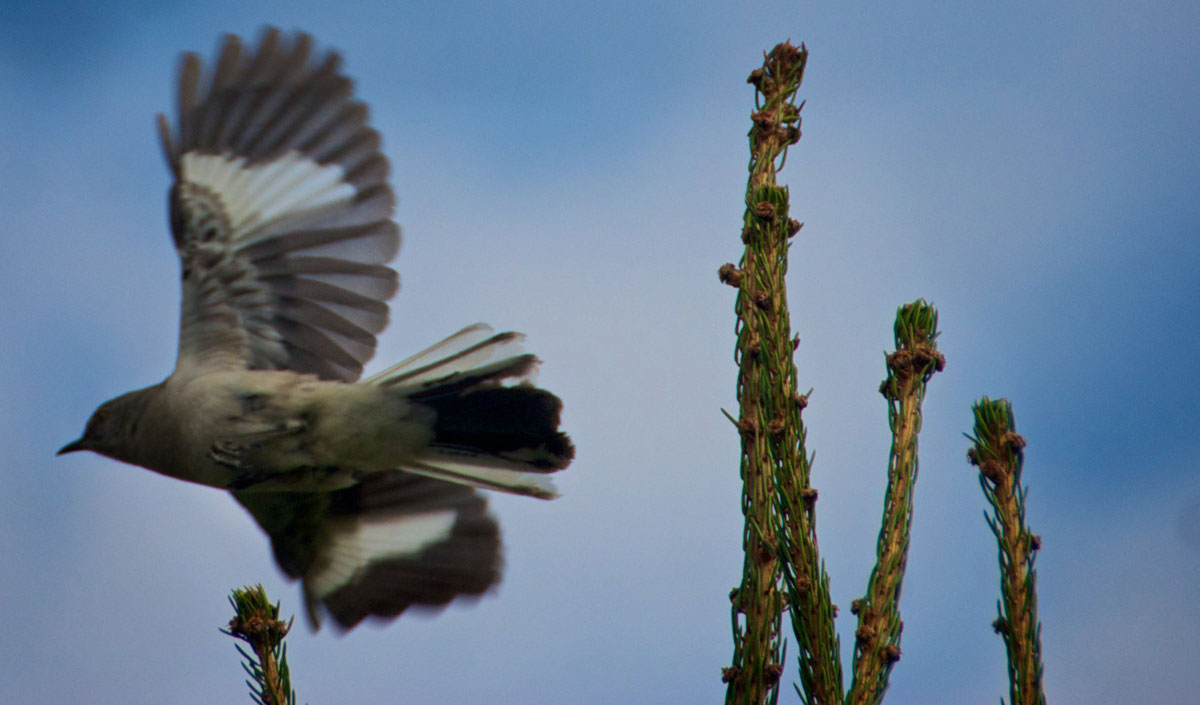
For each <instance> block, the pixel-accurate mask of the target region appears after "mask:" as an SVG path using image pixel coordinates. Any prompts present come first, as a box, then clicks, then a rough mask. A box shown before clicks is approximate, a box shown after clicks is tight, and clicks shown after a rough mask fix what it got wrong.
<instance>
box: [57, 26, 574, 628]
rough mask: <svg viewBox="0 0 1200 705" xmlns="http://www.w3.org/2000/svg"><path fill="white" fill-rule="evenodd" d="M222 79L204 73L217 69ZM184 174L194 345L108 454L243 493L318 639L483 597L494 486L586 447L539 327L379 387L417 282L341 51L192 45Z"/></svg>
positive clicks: (183, 88)
mask: <svg viewBox="0 0 1200 705" xmlns="http://www.w3.org/2000/svg"><path fill="white" fill-rule="evenodd" d="M206 73H207V75H205V74H206ZM178 90H179V101H178V113H179V115H178V117H179V122H178V126H177V127H178V129H177V130H176V131H173V130H172V129H171V127H170V125H169V124H168V121H167V119H166V118H165V117H164V116H162V115H159V116H158V128H159V136H160V138H161V141H162V147H163V152H164V153H165V155H166V159H167V163H168V165H169V167H170V169H171V173H172V175H173V176H174V179H175V182H174V184H173V186H172V187H171V191H170V213H171V233H172V236H173V238H174V241H175V247H176V250H177V251H178V253H179V261H180V263H181V265H182V275H183V302H182V305H181V317H180V318H181V320H180V332H179V355H178V359H177V361H176V365H175V371H174V372H172V373H171V376H169V377H167V379H165V380H163V381H162V382H160V383H158V384H156V385H153V386H151V387H147V388H145V389H139V390H137V391H133V392H129V393H128V394H124V395H122V396H119V397H117V398H115V399H112V400H109V401H107V402H105V403H104V404H102V405H101V406H100V408H99V409H97V410H96V412H95V413H94V414H93V415H92V417H91V419H90V420H89V421H88V423H87V427H86V429H85V430H84V433H83V437H82V438H80V439H79V440H77V441H74V442H72V443H68V444H67V445H66V446H64V447H63V448H62V449H61V450H60V451H59V454H62V453H70V452H73V451H78V450H90V451H94V452H96V453H99V454H101V455H104V456H107V457H109V458H113V459H115V460H120V461H123V462H126V463H132V464H135V465H140V466H142V467H145V468H148V469H150V470H153V471H155V472H159V473H162V474H164V475H168V476H170V477H174V478H178V479H181V480H187V481H189V482H196V483H200V484H203V485H209V486H211V487H217V488H220V489H225V490H229V491H230V492H231V493H232V494H233V496H234V498H235V499H236V500H237V501H238V502H240V503H241V504H242V505H243V506H244V507H245V508H246V509H247V510H249V512H250V514H251V515H252V516H253V517H254V518H255V520H257V522H258V524H259V525H260V526H261V527H262V528H263V530H264V531H266V533H267V535H268V536H270V538H271V544H272V547H273V549H274V553H275V558H276V560H277V561H278V563H279V566H280V567H281V568H282V569H283V571H284V573H286V574H287V575H288V576H289V577H290V578H292V579H299V580H300V581H301V585H302V589H303V593H304V598H305V604H306V607H307V612H308V615H309V618H310V620H311V624H312V625H313V628H314V629H316V628H319V626H320V620H321V616H322V613H323V612H327V613H328V614H329V615H330V616H331V617H332V618H333V620H334V621H335V622H336V623H337V625H338V626H340V627H341V628H342V629H344V630H349V629H351V628H353V627H354V626H355V625H357V624H358V623H359V622H361V621H362V620H363V619H365V618H367V617H376V618H385V619H386V618H394V617H396V616H398V615H399V614H400V613H402V612H403V611H404V610H405V609H407V608H409V607H410V606H418V607H426V608H437V607H440V606H443V605H445V604H447V603H448V602H450V601H451V600H452V599H454V598H455V597H456V596H459V595H467V596H472V595H480V594H482V593H483V592H484V591H486V590H487V589H488V588H489V587H491V586H492V585H494V584H495V583H496V582H497V581H498V580H499V576H500V568H501V557H500V540H499V528H498V526H497V524H496V521H495V519H494V518H493V517H492V516H491V515H490V514H489V513H488V511H487V506H486V500H485V499H484V497H483V496H482V495H481V494H480V493H478V492H477V491H476V490H475V489H474V488H487V489H492V490H500V491H504V492H511V493H516V494H523V495H529V496H533V497H540V498H551V497H554V496H555V491H554V486H553V484H552V483H551V481H550V478H549V477H548V475H549V473H553V472H556V471H558V470H561V469H563V468H565V467H567V465H569V464H570V462H571V459H572V457H573V455H574V449H573V447H572V445H571V441H570V440H569V439H568V437H567V436H566V435H565V434H564V433H562V432H560V431H559V414H560V409H561V406H562V404H561V402H560V401H559V399H558V398H557V397H556V396H554V395H553V394H551V393H550V392H548V391H546V390H544V389H539V388H537V387H535V386H534V385H533V383H532V380H531V377H532V375H533V373H534V372H535V369H536V367H537V365H538V360H537V359H536V358H535V357H534V356H532V355H529V354H527V353H524V352H522V350H521V349H520V344H521V341H522V336H520V335H519V334H516V333H500V334H495V335H493V334H492V331H491V329H489V328H488V327H487V326H485V325H482V324H476V325H473V326H470V327H468V328H464V329H463V330H461V331H459V332H458V333H456V334H454V335H453V336H451V337H450V338H448V339H446V340H444V341H442V342H440V343H438V344H437V345H434V346H432V347H430V348H429V349H427V350H425V351H424V352H421V353H418V354H417V355H414V356H413V357H411V358H409V359H408V360H405V361H404V362H401V363H399V364H398V365H395V366H393V367H391V368H389V369H387V370H384V371H383V372H380V373H379V374H377V375H375V376H373V377H370V378H367V379H365V380H362V381H358V378H359V376H360V375H361V373H362V369H363V364H364V363H365V362H366V361H367V360H368V359H370V357H371V356H372V355H373V354H374V352H375V346H376V338H375V336H376V335H377V334H378V333H379V332H380V331H381V330H383V328H384V327H385V326H386V325H387V322H388V306H387V303H386V301H387V300H388V299H390V298H391V297H392V295H393V294H395V292H396V289H397V286H398V284H397V277H396V273H395V272H394V271H393V270H392V269H391V268H390V267H388V266H387V263H388V262H389V261H390V260H391V259H392V258H393V257H394V256H395V254H396V251H397V249H398V248H399V245H400V231H399V228H398V227H397V226H396V224H395V223H394V222H392V220H391V217H392V209H393V205H394V201H395V198H394V196H393V194H392V189H391V187H390V186H389V185H388V182H387V175H388V162H387V159H386V158H384V156H383V154H381V153H380V146H379V143H380V140H379V134H378V133H377V132H376V131H374V130H373V129H371V128H370V127H368V126H367V108H366V106H365V105H364V104H363V103H361V102H358V101H356V100H355V99H354V96H353V88H352V84H351V81H350V79H348V78H347V77H346V76H344V75H343V74H342V73H341V71H340V57H339V56H338V54H337V53H335V52H325V53H324V54H321V55H317V56H313V51H312V39H311V37H309V36H308V35H306V34H297V35H295V36H294V37H285V36H282V35H281V34H280V32H279V31H277V30H275V29H267V30H265V31H264V32H263V34H262V37H261V39H260V41H259V43H258V46H257V47H256V48H254V47H251V48H247V47H245V46H244V45H243V43H242V41H241V40H240V39H239V38H238V37H235V36H226V37H225V39H224V41H223V43H222V46H221V48H220V52H219V56H218V58H217V60H216V63H215V67H214V68H213V69H212V70H210V71H207V72H206V71H205V69H204V67H203V64H202V61H201V59H200V57H198V56H197V55H195V54H185V55H184V56H183V59H182V65H181V69H180V77H179V87H178Z"/></svg>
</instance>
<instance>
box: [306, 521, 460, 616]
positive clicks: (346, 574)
mask: <svg viewBox="0 0 1200 705" xmlns="http://www.w3.org/2000/svg"><path fill="white" fill-rule="evenodd" d="M455 516H456V513H455V511H454V510H452V509H446V510H442V511H437V512H427V513H425V514H416V515H412V516H405V517H403V518H400V519H397V518H396V517H370V516H365V517H361V518H359V519H358V520H357V521H356V522H355V523H354V525H353V526H352V527H351V528H349V529H348V530H345V531H341V532H338V533H337V534H335V535H334V536H333V537H331V539H330V542H329V545H328V547H327V548H326V549H325V553H326V555H327V556H328V559H329V564H328V565H327V566H325V567H324V568H323V569H321V570H320V572H317V573H314V574H313V575H310V576H308V577H307V578H306V580H305V584H306V585H307V586H308V588H309V589H310V590H311V591H312V593H313V594H315V595H317V596H319V597H321V598H324V597H327V596H328V595H330V594H331V593H333V592H335V591H336V590H338V589H339V588H342V587H344V586H345V585H347V584H348V583H350V581H351V580H353V579H354V576H355V574H356V573H358V572H359V571H362V570H364V569H366V568H367V567H368V566H370V565H371V564H372V563H377V562H379V561H382V560H387V559H389V558H401V557H404V556H409V555H415V554H417V553H419V552H420V551H421V550H422V549H424V548H426V547H427V546H430V545H432V544H435V543H437V542H439V541H442V540H444V539H446V537H448V536H449V535H450V531H451V529H452V528H453V527H454V521H455Z"/></svg>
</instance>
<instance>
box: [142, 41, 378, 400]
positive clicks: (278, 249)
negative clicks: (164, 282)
mask: <svg viewBox="0 0 1200 705" xmlns="http://www.w3.org/2000/svg"><path fill="white" fill-rule="evenodd" d="M311 50H312V39H311V37H309V36H308V35H305V34H298V35H296V37H295V39H294V40H293V41H288V40H286V39H283V38H281V36H280V33H279V31H278V30H275V29H268V30H266V31H265V32H264V33H263V36H262V38H261V40H260V42H259V44H258V47H257V49H253V50H250V51H247V50H246V49H245V48H244V47H243V45H242V42H241V40H240V39H239V38H238V37H235V36H226V37H225V40H224V42H223V44H222V47H221V50H220V54H219V58H218V59H217V62H216V66H215V68H214V69H213V70H211V71H208V72H205V71H204V69H203V66H202V63H201V60H200V58H199V57H198V56H197V55H195V54H185V55H184V58H183V62H182V67H181V69H180V78H179V106H178V111H179V124H178V131H177V132H175V133H173V132H172V131H171V128H170V127H169V125H168V124H167V120H166V118H165V117H164V116H162V115H159V118H158V124H159V134H160V137H161V140H162V146H163V151H164V153H165V155H166V158H167V162H168V164H169V165H170V167H171V171H172V172H173V174H174V176H175V184H174V186H173V187H172V189H171V230H172V234H173V236H174V239H175V247H176V249H177V250H178V252H179V257H180V261H181V263H182V266H183V307H182V317H181V322H180V344H179V361H180V363H181V365H182V364H187V363H189V362H205V361H210V360H212V359H214V358H217V359H229V358H232V359H233V360H235V361H237V362H239V363H240V364H244V365H245V366H246V367H248V368H250V369H290V370H295V371H297V372H306V373H312V374H316V375H319V376H320V377H322V378H324V379H333V380H342V381H353V380H355V379H357V378H358V376H359V375H360V374H361V373H362V367H363V363H365V362H366V361H367V360H368V359H370V357H371V356H372V355H373V354H374V352H375V344H376V340H375V336H376V334H377V333H379V332H380V331H381V330H383V328H384V327H385V326H386V325H387V321H388V307H387V304H386V303H385V302H386V301H387V300H388V299H390V298H391V297H392V295H394V294H395V293H396V289H397V286H398V285H397V278H396V273H395V272H394V271H392V270H391V269H390V268H389V267H387V266H386V263H387V262H388V261H390V260H391V259H392V257H394V256H395V254H396V251H397V249H398V248H399V245H400V234H399V228H398V227H397V226H396V224H395V223H394V222H392V221H391V220H390V218H391V215H392V207H393V205H394V197H393V195H392V190H391V187H389V186H388V183H387V175H388V163H387V159H386V158H385V157H384V156H383V155H382V154H381V153H380V151H379V134H378V133H377V132H375V131H374V130H372V129H371V128H369V127H367V126H366V120H367V108H366V106H365V105H363V104H362V103H360V102H357V101H355V100H353V97H352V85H351V82H350V79H348V78H346V77H345V76H343V75H342V74H341V73H340V72H339V67H340V63H341V61H340V57H339V56H338V55H337V54H336V53H326V54H325V55H323V56H320V57H317V58H315V59H314V58H312V57H310V53H311ZM206 73H207V75H205V74H206Z"/></svg>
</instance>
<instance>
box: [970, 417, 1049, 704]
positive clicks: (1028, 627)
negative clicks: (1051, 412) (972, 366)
mask: <svg viewBox="0 0 1200 705" xmlns="http://www.w3.org/2000/svg"><path fill="white" fill-rule="evenodd" d="M973 411H974V413H975V435H973V436H968V437H969V438H970V439H971V441H972V442H973V443H974V446H973V447H972V448H971V449H970V450H968V451H967V460H968V461H969V462H970V463H971V464H972V465H975V466H978V468H979V484H980V486H982V487H983V494H984V496H985V497H986V498H987V501H988V504H990V505H991V506H992V514H991V516H988V515H987V514H986V513H985V514H984V518H985V519H986V520H987V523H988V526H989V527H991V529H992V533H993V534H995V535H996V541H997V543H998V544H999V547H1000V552H999V554H1000V595H1001V599H1000V602H999V604H998V605H997V609H998V610H999V612H1000V616H999V618H997V619H996V621H995V622H993V623H992V626H993V627H994V628H995V629H996V632H997V633H998V634H1000V636H1001V637H1003V639H1004V648H1005V650H1006V652H1007V654H1008V681H1009V699H1010V700H1009V701H1010V705H1045V702H1046V695H1045V693H1044V692H1043V691H1042V671H1043V666H1042V640H1041V631H1042V626H1041V624H1039V623H1038V617H1037V571H1035V570H1034V568H1033V562H1034V560H1035V559H1036V558H1037V551H1038V549H1039V548H1041V545H1042V540H1041V538H1040V537H1038V536H1037V535H1036V534H1034V533H1033V532H1031V531H1030V530H1029V527H1027V526H1026V525H1025V493H1026V491H1027V490H1026V489H1025V488H1024V487H1022V486H1021V469H1022V466H1023V465H1024V462H1025V452H1024V448H1025V439H1024V438H1022V437H1021V436H1020V435H1018V434H1017V431H1016V422H1015V420H1014V419H1013V412H1012V405H1011V404H1009V402H1008V400H1007V399H997V400H995V401H993V400H991V399H988V398H987V397H983V398H982V399H980V400H979V402H977V403H976V404H975V406H974V407H973Z"/></svg>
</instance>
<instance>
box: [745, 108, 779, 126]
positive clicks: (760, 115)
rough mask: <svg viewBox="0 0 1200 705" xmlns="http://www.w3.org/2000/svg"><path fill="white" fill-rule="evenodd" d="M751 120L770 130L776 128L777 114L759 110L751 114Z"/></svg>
mask: <svg viewBox="0 0 1200 705" xmlns="http://www.w3.org/2000/svg"><path fill="white" fill-rule="evenodd" d="M750 120H751V121H753V122H754V124H755V125H756V126H757V127H758V129H760V130H763V131H770V130H772V129H774V128H775V116H774V115H772V114H771V113H770V112H768V111H766V110H759V111H756V112H753V113H751V114H750Z"/></svg>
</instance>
